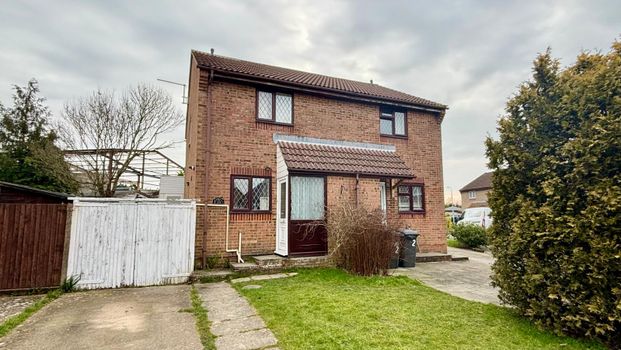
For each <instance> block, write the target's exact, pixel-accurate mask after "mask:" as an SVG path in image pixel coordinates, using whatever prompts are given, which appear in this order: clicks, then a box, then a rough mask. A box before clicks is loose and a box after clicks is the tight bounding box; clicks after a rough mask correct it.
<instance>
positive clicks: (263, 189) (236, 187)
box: [231, 175, 272, 212]
mask: <svg viewBox="0 0 621 350" xmlns="http://www.w3.org/2000/svg"><path fill="white" fill-rule="evenodd" d="M271 193H272V191H271V179H270V178H269V177H252V176H235V175H234V176H232V177H231V210H232V211H237V212H269V211H270V210H271V200H270V197H271Z"/></svg>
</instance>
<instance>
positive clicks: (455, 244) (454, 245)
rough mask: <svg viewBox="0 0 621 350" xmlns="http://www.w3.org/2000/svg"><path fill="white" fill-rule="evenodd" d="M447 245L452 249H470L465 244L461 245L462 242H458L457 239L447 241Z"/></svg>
mask: <svg viewBox="0 0 621 350" xmlns="http://www.w3.org/2000/svg"><path fill="white" fill-rule="evenodd" d="M446 244H447V245H448V246H449V247H452V248H464V249H468V246H467V245H465V244H463V243H461V242H460V241H458V240H456V239H449V240H447V241H446Z"/></svg>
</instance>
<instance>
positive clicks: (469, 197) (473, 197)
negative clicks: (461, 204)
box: [468, 191, 477, 199]
mask: <svg viewBox="0 0 621 350" xmlns="http://www.w3.org/2000/svg"><path fill="white" fill-rule="evenodd" d="M468 199H477V193H476V192H475V191H470V192H468Z"/></svg>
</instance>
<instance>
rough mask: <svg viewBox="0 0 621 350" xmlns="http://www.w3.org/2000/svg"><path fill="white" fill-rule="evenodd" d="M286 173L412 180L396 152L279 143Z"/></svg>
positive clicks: (411, 175) (411, 173)
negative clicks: (297, 172)
mask: <svg viewBox="0 0 621 350" xmlns="http://www.w3.org/2000/svg"><path fill="white" fill-rule="evenodd" d="M278 146H279V147H280V150H281V153H282V155H283V158H284V160H285V164H286V165H287V169H288V170H289V171H292V170H293V171H305V172H313V173H327V174H344V175H355V174H359V175H363V176H373V177H388V178H413V177H415V176H414V172H413V171H412V169H410V168H408V166H407V165H406V164H405V162H404V161H403V160H402V159H401V157H399V155H398V154H397V153H396V152H395V151H390V150H385V149H372V148H362V147H349V146H343V145H326V144H317V143H304V142H291V141H278Z"/></svg>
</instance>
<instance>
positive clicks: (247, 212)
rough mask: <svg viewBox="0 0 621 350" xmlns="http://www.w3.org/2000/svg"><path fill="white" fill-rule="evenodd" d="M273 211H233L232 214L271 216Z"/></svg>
mask: <svg viewBox="0 0 621 350" xmlns="http://www.w3.org/2000/svg"><path fill="white" fill-rule="evenodd" d="M271 213H272V211H271V210H231V214H271Z"/></svg>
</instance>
